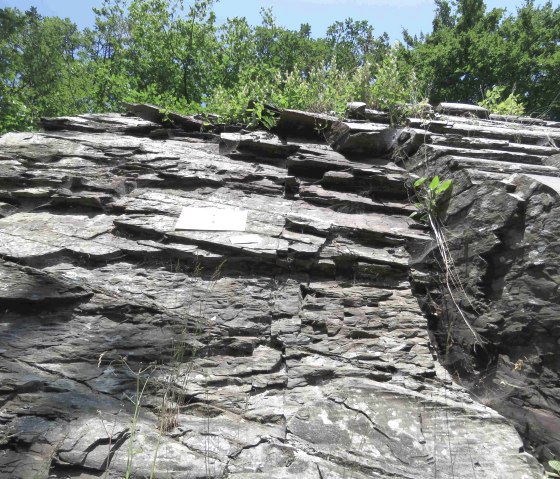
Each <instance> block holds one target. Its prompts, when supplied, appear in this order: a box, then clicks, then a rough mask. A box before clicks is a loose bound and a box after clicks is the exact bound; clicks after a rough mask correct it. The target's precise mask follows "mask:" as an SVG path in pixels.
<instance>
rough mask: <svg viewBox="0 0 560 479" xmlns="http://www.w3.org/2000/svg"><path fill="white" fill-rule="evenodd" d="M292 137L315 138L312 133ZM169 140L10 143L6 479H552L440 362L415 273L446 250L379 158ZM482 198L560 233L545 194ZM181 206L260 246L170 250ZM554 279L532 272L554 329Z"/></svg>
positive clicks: (61, 134) (125, 137)
mask: <svg viewBox="0 0 560 479" xmlns="http://www.w3.org/2000/svg"><path fill="white" fill-rule="evenodd" d="M134 107H135V110H137V111H139V112H148V113H149V114H151V113H153V111H152V110H150V109H149V108H146V109H142V108H140V107H138V106H137V105H136V106H134ZM148 113H146V115H147V114H148ZM283 118H284V121H285V122H286V124H289V122H291V124H292V125H293V123H294V122H297V121H301V124H302V127H301V128H294V130H293V131H294V132H296V133H297V134H298V135H301V134H304V133H305V132H307V130H309V129H310V128H311V125H313V124H314V122H315V121H316V119H317V116H316V115H315V116H313V115H311V116H309V117H306V116H305V114H304V113H303V112H295V113H294V112H290V113H289V114H286V115H284V117H283ZM302 118H303V119H302ZM298 119H299V120H298ZM156 121H160V119H159V118H157V117H154V118H151V119H144V120H142V119H139V118H135V117H128V116H120V115H84V116H79V117H73V118H63V119H49V120H46V121H45V122H44V127H45V129H46V130H47V131H46V132H44V133H11V134H7V135H4V136H3V137H1V138H0V182H1V183H0V186H1V198H0V201H1V202H2V207H1V210H0V211H1V212H2V216H3V218H2V219H0V254H1V257H2V260H1V262H0V270H1V272H2V285H1V286H0V307H1V311H2V321H1V325H2V328H1V329H0V338H1V341H0V378H1V382H0V393H1V394H2V396H1V397H2V403H1V404H2V405H1V409H0V444H2V452H1V454H0V476H1V477H6V478H23V479H27V478H47V477H49V478H67V477H73V478H83V479H86V478H101V477H103V478H105V477H113V478H122V477H125V476H127V474H128V475H130V477H136V478H148V477H154V478H170V477H173V478H195V477H197V478H202V477H204V478H219V477H224V478H232V479H233V478H235V479H252V478H255V479H256V478H270V477H274V478H294V479H295V478H317V479H320V478H347V477H352V478H356V479H358V478H364V479H365V478H375V477H378V478H385V477H394V478H415V479H417V478H433V477H437V478H439V479H444V478H477V477H478V478H481V477H484V478H504V477H508V478H519V479H521V478H527V479H529V478H539V477H541V476H542V469H541V467H540V466H539V464H538V463H537V461H536V460H535V459H534V458H533V457H532V456H530V455H528V454H526V453H524V452H520V451H521V450H520V447H521V446H522V441H521V439H520V437H519V436H518V434H517V433H516V432H515V430H514V428H513V427H512V426H511V425H510V424H509V423H508V421H507V420H506V419H504V417H503V416H501V415H500V414H498V413H497V412H495V411H494V410H492V409H491V408H489V407H487V406H486V405H484V404H482V403H481V402H480V401H478V400H476V399H473V398H472V397H471V396H470V395H469V394H468V392H467V390H466V389H465V388H464V387H463V386H461V385H458V384H456V383H455V382H453V381H452V380H451V376H450V374H449V373H448V372H447V371H446V370H444V369H443V368H441V367H440V366H439V365H438V363H437V361H436V359H435V357H434V352H433V350H432V349H431V347H430V340H429V334H428V330H427V328H426V318H425V317H424V316H423V314H422V311H421V309H420V306H419V304H418V301H417V298H416V296H415V292H414V291H413V290H412V288H411V283H410V281H409V276H410V267H409V260H410V256H409V253H408V250H409V249H410V248H412V249H414V250H416V251H418V250H421V249H422V248H429V247H430V244H431V240H430V237H429V235H428V234H427V233H426V232H425V231H423V230H422V229H418V228H417V227H416V225H414V224H413V222H412V221H411V220H410V219H409V218H408V215H409V214H410V212H411V211H412V209H411V206H410V204H409V201H408V192H407V190H406V188H405V182H406V180H407V179H408V177H409V176H408V173H407V172H406V170H404V169H403V168H402V167H399V166H396V165H395V164H394V163H393V162H392V161H391V158H389V157H388V152H387V151H386V150H385V151H382V149H381V148H379V149H376V150H375V151H376V153H375V155H369V156H368V155H366V154H364V151H362V150H360V155H359V157H354V156H352V155H351V154H350V153H348V152H347V151H346V152H345V154H346V156H343V154H341V153H340V152H337V151H334V150H333V149H332V148H331V147H330V146H327V145H325V144H324V143H323V142H322V141H320V140H309V139H307V140H302V139H301V138H300V139H298V140H297V141H296V140H294V139H292V138H290V137H287V136H286V132H284V133H283V137H282V138H276V137H274V136H273V135H270V134H262V133H259V134H255V133H244V132H241V133H238V134H233V135H232V134H225V135H224V136H223V138H220V137H219V136H218V135H216V134H213V133H200V132H189V131H187V130H190V129H192V123H188V127H187V128H185V129H183V130H180V128H178V125H177V122H178V120H177V121H176V122H175V124H173V125H167V126H168V128H163V129H162V126H161V125H160V124H159V123H155V122H156ZM182 121H185V122H187V119H185V118H183V119H182ZM188 121H189V122H190V119H188ZM328 121H331V119H328ZM332 121H334V120H332ZM179 123H180V122H179ZM339 128H341V129H343V130H344V129H345V128H344V126H343V125H339ZM385 128H386V125H383V126H382V127H375V128H374V130H375V131H378V130H380V129H385ZM353 129H354V130H356V129H358V130H359V128H354V127H353ZM417 131H420V130H418V129H416V130H414V129H411V130H410V131H408V132H407V134H405V136H404V137H401V136H400V133H399V138H400V140H402V141H401V143H402V142H406V141H409V140H410V139H411V138H412V137H415V135H416V133H417ZM315 133H316V132H311V134H313V135H314V134H315ZM347 133H348V135H347V140H348V141H350V140H351V132H347ZM401 133H402V132H401ZM362 136H363V135H362ZM369 136H370V139H373V140H375V141H376V138H377V136H378V135H376V134H374V135H369ZM399 138H397V140H396V141H397V143H399ZM392 141H393V140H392ZM346 144H348V143H346ZM393 144H394V142H393ZM360 145H362V143H360ZM438 145H439V146H441V144H438V142H437V141H436V139H435V138H433V141H432V143H431V144H430V147H432V146H434V147H437V146H438ZM418 146H419V145H418V144H416V146H415V148H414V150H412V149H411V150H407V151H409V152H410V154H412V153H413V151H415V150H417V149H418ZM457 147H459V145H458V146H457ZM360 148H361V146H360ZM422 148H424V147H421V150H418V151H419V152H418V153H417V155H418V154H420V152H421V151H424V150H422ZM426 148H427V146H426ZM489 148H490V146H489ZM539 148H549V147H539ZM220 151H222V153H223V154H222V155H219V152H220ZM350 151H351V150H350ZM546 151H547V152H548V151H549V150H546ZM518 153H519V154H526V155H529V156H531V155H532V157H537V156H539V157H540V156H546V155H541V153H542V150H539V149H538V148H537V150H535V151H534V150H533V149H530V151H527V152H524V151H520V150H515V154H518ZM512 154H513V153H512ZM409 156H410V155H409ZM410 161H411V162H413V161H414V158H413V159H412V160H410ZM419 163H421V162H419ZM540 166H541V168H544V167H545V166H544V165H540ZM550 168H553V167H550ZM531 174H535V171H533V170H531ZM484 175H490V177H491V180H488V181H498V182H500V181H502V183H503V188H502V190H503V193H501V192H502V190H499V191H498V190H496V195H495V196H496V198H495V201H502V202H505V203H504V204H507V205H508V208H510V209H508V210H507V211H511V212H510V213H507V211H505V212H504V214H505V215H506V216H504V218H506V220H507V221H508V222H507V224H508V225H509V224H514V223H515V222H516V221H519V220H518V219H516V218H517V217H516V216H515V215H516V214H517V215H519V212H518V210H519V207H518V206H516V205H517V203H519V202H523V201H525V202H527V200H525V199H524V198H532V197H537V196H538V197H539V198H542V200H540V201H539V202H538V204H537V203H535V206H534V207H532V209H527V210H525V211H526V213H525V215H526V217H527V218H528V217H529V216H530V217H531V218H534V220H533V223H532V231H533V233H532V234H536V235H539V234H540V235H542V234H543V231H544V230H546V228H548V227H549V226H548V224H549V223H548V222H550V221H553V220H554V219H555V218H556V219H557V215H556V214H555V212H554V210H553V207H552V204H553V203H552V200H553V198H554V194H553V193H552V191H551V187H550V185H549V184H545V183H539V182H538V181H537V180H534V181H533V180H529V179H527V177H526V176H522V177H516V178H515V179H514V180H512V181H509V182H505V183H504V182H503V179H502V177H500V178H499V179H496V178H495V174H494V173H493V172H492V171H491V172H485V173H484ZM492 175H494V176H492ZM484 178H485V179H486V176H484ZM467 180H468V177H465V182H466V181H467ZM485 181H486V180H485ZM547 181H548V180H547ZM550 181H552V180H550ZM485 184H486V183H484V182H479V183H477V186H476V188H483V187H484V185H485ZM492 184H494V183H492ZM553 184H555V183H553ZM487 188H488V186H487ZM513 189H515V190H516V191H515V192H512V191H513ZM464 190H465V193H464V195H468V194H471V193H469V191H472V192H475V191H476V190H474V189H472V188H471V189H469V188H468V187H467V183H465V187H464ZM480 191H482V190H480ZM500 195H501V196H500ZM512 195H513V196H512ZM523 195H525V196H523ZM502 197H503V198H504V199H502V200H500V198H502ZM545 197H546V198H550V199H549V200H546V198H545ZM465 198H466V196H465ZM474 198H475V200H476V201H478V197H476V195H475V197H474ZM490 198H494V195H491V196H490ZM508 198H511V200H508V201H509V202H507V201H506V199H508ZM475 200H473V201H475ZM480 201H482V198H480ZM545 201H548V203H547V204H548V205H549V206H550V209H548V210H546V215H547V216H542V215H540V212H541V210H539V208H540V207H542V208H541V209H542V210H543V211H544V206H543V205H544V203H543V202H545ZM516 202H517V203H516ZM458 204H459V203H457V205H458ZM525 204H526V203H525ZM538 205H541V206H538ZM184 206H191V207H193V206H195V207H219V208H236V209H239V210H243V211H246V212H247V215H248V220H247V228H246V231H245V232H244V233H240V232H229V231H225V232H224V231H176V230H175V229H174V226H175V223H176V221H177V218H178V217H179V214H180V212H181V210H182V207H184ZM549 206H547V208H548V207H549ZM484 207H485V205H484V204H482V203H481V204H480V205H479V206H478V208H484ZM516 208H517V209H516ZM529 211H530V212H531V213H530V214H529V213H528V212H529ZM472 212H473V214H474V213H475V209H472ZM459 214H460V210H458V211H457V213H456V215H455V216H456V217H457V218H458V217H459V216H458V215H459ZM508 215H509V216H508ZM539 215H540V216H539ZM451 217H452V216H451ZM508 218H509V219H508ZM537 218H540V220H538V219H537ZM538 221H543V222H544V223H539V222H538ZM500 225H501V223H500ZM500 225H498V223H496V231H497V230H498V229H500V228H502V229H503V227H502V226H500ZM545 225H547V226H545ZM485 234H486V235H487V236H488V237H491V235H492V234H493V230H489V229H487V230H486V233H485ZM511 241H512V243H510V244H514V243H515V241H517V242H519V241H521V239H520V238H519V237H515V238H513V239H512V240H511ZM500 244H501V243H499V242H498V240H495V241H494V243H493V245H492V246H490V248H492V247H495V248H502V250H503V246H500ZM477 247H480V248H482V247H483V244H482V242H481V244H480V245H478V246H477ZM548 248H549V249H548V250H546V251H543V252H540V253H539V255H538V257H535V262H538V261H539V260H545V258H546V255H547V254H549V253H550V254H552V253H553V252H554V249H555V246H554V243H553V242H552V238H551V242H550V244H549V247H548ZM502 250H500V251H502ZM481 251H482V250H481ZM488 251H490V250H488ZM504 254H506V253H504ZM496 258H498V257H496ZM508 258H509V257H508ZM515 261H516V258H515V257H511V265H512V266H511V268H510V269H509V270H508V271H507V272H505V273H504V275H505V274H509V272H510V271H513V272H514V273H515V271H517V270H516V269H515V268H517V266H516V267H515V268H514V266H515V265H516V264H517V263H515ZM545 261H546V260H545ZM498 263H499V264H502V263H500V262H499V261H498V260H497V263H496V264H498ZM504 264H505V263H504ZM508 264H509V263H508ZM481 265H482V263H481ZM525 266H526V267H527V268H529V267H528V266H527V265H525ZM553 266H554V265H553ZM479 267H482V266H479ZM520 267H521V266H520ZM554 267H555V266H554ZM418 268H419V266H417V267H416V269H418ZM473 268H474V267H473ZM531 268H532V269H531ZM547 268H548V266H546V265H542V263H538V264H537V263H535V266H531V267H530V268H529V270H530V271H532V272H534V278H535V281H538V283H535V284H531V285H527V288H533V287H537V286H538V287H539V288H541V286H542V288H543V289H542V290H540V291H542V294H541V293H539V301H540V303H539V308H546V307H547V305H548V304H551V303H552V301H553V299H554V292H555V289H554V287H553V286H552V284H551V279H550V277H551V275H552V276H553V273H552V272H551V271H549V270H548V269H547ZM492 271H493V274H495V275H496V280H495V281H494V282H492V283H491V284H493V285H494V284H495V285H496V288H499V282H500V276H499V274H498V273H500V274H501V272H502V270H501V269H499V268H498V267H497V266H496V267H493V269H492ZM504 271H505V270H504ZM512 274H513V273H512ZM504 275H502V277H503V276H504ZM418 276H419V273H417V277H418ZM419 284H420V283H418V282H417V287H416V290H419V289H421V288H420V286H418V285H419ZM539 285H541V286H539ZM520 288H521V286H520V285H517V286H512V291H516V292H517V295H518V297H519V298H520V299H522V298H527V297H528V296H529V294H530V291H529V290H522V289H520ZM489 294H494V295H495V294H497V293H496V291H495V290H494V289H493V290H492V291H491V292H489ZM506 303H507V302H506V301H504V304H506ZM532 307H533V306H532ZM534 308H536V306H534ZM530 311H531V312H532V313H534V316H533V317H534V318H537V316H538V315H537V313H538V310H537V309H531V310H530ZM497 314H498V313H496V315H497ZM550 314H551V315H550V316H549V318H550V321H551V323H550V328H552V327H553V326H552V321H553V319H554V318H553V316H552V312H551V313H550ZM495 317H496V318H497V316H495ZM539 317H540V316H539ZM527 321H532V320H529V319H528V320H527ZM488 324H494V323H492V322H491V321H489V322H488ZM521 324H522V321H521V318H520V319H519V320H517V321H516V325H517V326H516V327H520V325H521ZM531 324H533V323H531ZM533 331H534V332H535V334H536V331H537V328H533ZM551 332H552V329H551V330H550V332H549V335H550V336H551ZM494 334H495V335H496V336H499V334H498V333H497V332H495V333H494ZM551 337H552V336H551ZM438 338H439V336H438ZM503 339H507V337H506V336H504V338H503ZM523 339H524V340H525V339H526V338H525V337H524V338H523ZM546 344H547V345H550V347H552V342H551V341H549V342H547V343H546ZM539 347H540V346H539ZM546 347H549V346H546ZM548 357H550V358H552V356H547V358H548ZM510 360H517V356H511V357H510V358H509V359H508V361H510ZM503 361H505V359H502V362H503ZM527 363H528V366H527V367H528V368H531V369H527V370H523V371H522V372H521V374H523V375H525V374H528V371H533V368H534V366H533V363H532V362H531V360H528V361H527ZM500 364H501V363H500ZM508 364H509V363H508ZM545 367H546V368H548V370H551V369H552V368H553V364H552V363H547V365H546V366H545V365H544V364H542V368H543V369H544V368H545ZM551 374H552V373H551ZM508 381H515V378H514V379H508ZM508 387H509V386H508ZM541 411H543V409H541ZM546 411H550V410H546ZM505 412H507V411H505ZM541 417H543V416H541ZM543 419H544V417H543Z"/></svg>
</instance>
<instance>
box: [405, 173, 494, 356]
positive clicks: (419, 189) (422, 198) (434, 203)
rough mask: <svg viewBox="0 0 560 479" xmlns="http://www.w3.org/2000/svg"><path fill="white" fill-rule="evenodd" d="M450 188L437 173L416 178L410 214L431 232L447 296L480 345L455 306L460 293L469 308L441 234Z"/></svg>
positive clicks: (478, 339) (477, 340)
mask: <svg viewBox="0 0 560 479" xmlns="http://www.w3.org/2000/svg"><path fill="white" fill-rule="evenodd" d="M452 191H453V180H445V181H441V180H440V178H439V176H434V177H433V178H432V179H431V181H430V182H429V183H428V178H427V177H422V178H419V179H418V180H416V181H415V182H414V193H415V198H416V201H415V203H414V205H415V206H416V208H417V210H418V211H415V212H414V213H412V215H410V216H411V217H412V218H414V219H415V220H416V221H419V222H421V223H424V224H427V225H428V226H429V227H430V229H431V230H432V233H433V235H434V238H435V241H436V245H437V248H438V251H439V254H440V256H441V269H442V271H443V273H444V277H445V288H446V289H447V293H448V294H449V297H450V298H451V301H452V303H453V305H454V307H455V308H456V310H457V311H458V312H459V315H460V316H461V318H462V319H463V321H464V322H465V324H466V325H467V327H468V328H469V331H470V332H471V333H472V335H473V336H474V338H475V344H477V345H479V346H481V347H484V346H483V343H484V341H483V339H482V338H481V336H480V335H479V334H478V333H477V332H476V331H475V330H474V328H473V327H472V326H471V324H470V323H469V320H468V319H467V317H466V315H465V312H464V311H463V309H462V307H461V306H460V305H459V300H458V297H457V295H462V296H464V298H465V299H466V301H467V302H468V303H469V304H470V305H471V307H472V308H473V309H475V308H474V306H473V305H472V303H471V301H470V299H469V296H468V295H467V293H466V291H465V288H464V287H463V284H462V283H461V279H460V277H459V274H458V272H457V268H456V267H455V262H454V261H453V256H452V255H451V251H450V250H449V246H448V244H447V238H446V236H445V234H444V228H443V223H442V221H441V217H442V216H443V214H444V213H445V211H446V210H447V207H448V206H449V201H450V199H451V193H452Z"/></svg>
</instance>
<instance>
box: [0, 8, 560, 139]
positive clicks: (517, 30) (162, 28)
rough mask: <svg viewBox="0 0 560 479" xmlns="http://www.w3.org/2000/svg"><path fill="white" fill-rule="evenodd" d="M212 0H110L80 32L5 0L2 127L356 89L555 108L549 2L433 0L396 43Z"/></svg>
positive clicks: (556, 32) (240, 110) (312, 104)
mask: <svg viewBox="0 0 560 479" xmlns="http://www.w3.org/2000/svg"><path fill="white" fill-rule="evenodd" d="M216 1H217V0H104V2H103V4H102V5H101V7H99V8H96V9H94V12H95V14H96V21H95V26H94V27H93V28H91V29H85V30H83V31H80V30H79V29H78V28H77V27H76V25H75V24H73V23H72V22H71V21H69V20H67V19H61V18H56V17H42V16H41V15H39V14H38V12H37V10H36V9H33V8H32V9H30V10H28V11H26V12H22V11H20V10H18V9H16V8H0V79H1V80H0V132H6V131H12V130H29V129H33V128H35V126H36V124H37V121H38V119H39V118H40V117H41V116H58V115H69V114H76V113H84V112H105V111H119V110H120V109H121V103H122V101H133V102H149V103H154V104H158V105H159V106H161V107H162V108H164V109H167V110H176V111H179V112H183V113H199V112H200V113H205V112H209V113H218V114H220V115H221V117H222V120H223V121H240V122H244V123H248V124H255V123H260V124H264V125H266V124H268V125H271V124H272V122H271V121H269V120H271V119H269V118H267V115H268V113H267V111H268V110H267V109H266V108H262V109H261V108H260V107H259V106H258V105H265V104H274V105H276V106H278V107H282V108H286V107H289V108H297V109H305V110H311V111H315V112H335V113H336V114H337V115H342V114H343V113H344V110H345V107H346V103H347V102H348V101H356V100H361V101H365V102H366V103H367V104H368V105H369V106H371V107H373V108H377V109H384V110H388V111H389V113H390V115H391V121H392V123H401V122H403V120H404V119H405V118H406V117H407V116H411V115H418V114H419V112H420V111H421V110H422V109H423V107H424V106H425V105H426V100H427V99H428V98H429V100H430V102H439V101H442V100H447V101H466V102H479V101H482V102H483V104H488V105H489V107H490V108H491V109H492V110H493V111H499V112H502V113H514V114H519V113H520V112H521V111H522V108H525V110H526V111H527V112H528V113H529V114H539V115H545V116H547V117H549V118H560V95H558V83H557V72H558V71H560V7H557V8H553V7H552V4H551V2H547V3H545V4H544V5H542V6H535V3H534V2H533V1H532V0H526V2H525V4H523V6H522V7H521V8H519V9H518V11H517V13H516V14H509V15H506V12H505V10H501V9H494V10H490V11H487V10H486V8H485V5H484V2H483V1H482V0H454V1H448V0H436V1H435V4H436V11H435V17H434V20H433V31H432V32H431V33H430V34H428V35H421V36H420V38H419V39H418V38H412V37H411V36H410V35H408V34H407V33H406V32H404V38H405V41H406V47H405V46H403V45H400V44H398V45H395V46H393V47H390V46H389V43H388V37H387V35H386V34H381V35H379V36H376V35H375V32H374V30H373V27H372V26H371V25H370V24H369V23H368V22H367V21H365V20H352V19H346V20H344V21H338V22H335V23H334V24H333V25H331V26H330V27H329V28H328V29H327V32H326V35H325V36H324V37H314V36H312V34H311V27H310V26H309V24H305V23H304V24H302V25H301V27H300V28H299V29H296V30H290V29H286V28H283V27H282V26H279V25H278V24H277V22H276V19H275V18H274V15H273V12H272V10H270V9H263V10H261V23H260V24H259V25H257V26H251V25H249V24H248V23H247V20H246V19H245V18H237V17H236V18H229V19H227V20H226V21H225V22H224V23H223V24H222V25H218V24H217V23H216V16H215V14H214V12H213V10H212V9H213V5H214V4H215V2H216ZM514 91H515V93H516V94H513V92H514ZM482 92H485V93H484V95H482ZM505 92H512V93H511V94H510V95H509V96H505ZM251 101H254V102H255V103H254V104H255V105H257V107H256V109H255V108H254V107H253V108H251V109H250V110H249V111H248V110H247V107H248V105H249V102H251Z"/></svg>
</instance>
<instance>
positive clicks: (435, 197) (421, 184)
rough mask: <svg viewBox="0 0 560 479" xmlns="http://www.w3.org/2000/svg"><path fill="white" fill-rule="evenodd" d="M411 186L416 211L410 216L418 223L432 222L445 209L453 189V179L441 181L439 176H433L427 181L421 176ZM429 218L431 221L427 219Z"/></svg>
mask: <svg viewBox="0 0 560 479" xmlns="http://www.w3.org/2000/svg"><path fill="white" fill-rule="evenodd" d="M413 186H414V194H415V197H416V202H415V203H414V206H415V207H416V209H417V211H415V212H414V213H412V214H411V215H410V216H411V218H413V219H415V220H416V221H418V222H420V223H428V222H430V223H433V222H434V221H433V220H434V219H438V218H440V217H441V215H443V213H444V212H445V210H446V209H447V206H448V203H449V199H450V198H451V193H452V191H453V180H445V181H441V180H440V179H439V176H434V177H433V178H432V179H431V180H430V182H429V183H428V178H427V177H425V176H423V177H422V178H419V179H418V180H416V181H415V182H414V184H413ZM430 218H431V219H432V221H429V220H430Z"/></svg>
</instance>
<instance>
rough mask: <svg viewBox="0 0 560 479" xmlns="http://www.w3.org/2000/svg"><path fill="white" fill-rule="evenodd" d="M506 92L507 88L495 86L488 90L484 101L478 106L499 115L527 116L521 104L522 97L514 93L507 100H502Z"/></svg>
mask: <svg viewBox="0 0 560 479" xmlns="http://www.w3.org/2000/svg"><path fill="white" fill-rule="evenodd" d="M505 90H506V87H505V86H499V85H495V86H493V87H492V88H490V89H488V90H486V93H485V95H484V99H483V100H482V101H480V102H478V105H479V106H481V107H483V108H487V109H488V110H490V111H491V112H492V113H497V114H499V115H516V116H521V115H523V114H525V107H524V106H523V103H521V97H520V95H516V94H515V93H514V91H512V92H511V93H510V94H509V95H508V96H507V97H506V99H505V100H502V98H503V95H504V92H505Z"/></svg>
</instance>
